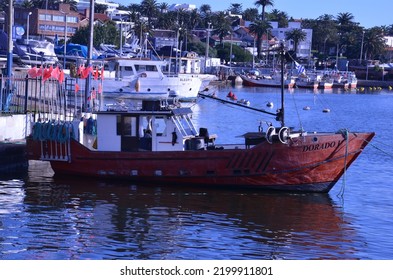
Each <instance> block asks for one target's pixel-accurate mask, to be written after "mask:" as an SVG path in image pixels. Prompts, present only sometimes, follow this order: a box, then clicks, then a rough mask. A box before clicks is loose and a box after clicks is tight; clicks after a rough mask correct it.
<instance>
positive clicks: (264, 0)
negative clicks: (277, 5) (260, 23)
mask: <svg viewBox="0 0 393 280" xmlns="http://www.w3.org/2000/svg"><path fill="white" fill-rule="evenodd" d="M254 5H256V6H257V7H259V6H261V7H262V13H261V16H262V17H261V19H262V20H265V9H266V7H267V6H273V5H274V1H273V0H257V1H255V3H254Z"/></svg>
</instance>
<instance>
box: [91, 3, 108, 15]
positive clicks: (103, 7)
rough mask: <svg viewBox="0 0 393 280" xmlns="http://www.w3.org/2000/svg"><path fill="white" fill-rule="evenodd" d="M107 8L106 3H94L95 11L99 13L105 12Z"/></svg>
mask: <svg viewBox="0 0 393 280" xmlns="http://www.w3.org/2000/svg"><path fill="white" fill-rule="evenodd" d="M106 9H107V6H106V5H104V4H97V3H95V4H94V13H97V14H104V13H105V11H106Z"/></svg>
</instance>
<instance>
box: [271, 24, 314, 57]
mask: <svg viewBox="0 0 393 280" xmlns="http://www.w3.org/2000/svg"><path fill="white" fill-rule="evenodd" d="M270 24H271V25H272V27H273V28H272V29H271V34H272V35H273V36H274V37H276V38H277V39H278V40H279V41H282V40H284V41H285V37H286V36H285V34H286V33H287V32H288V31H291V30H293V29H301V30H302V31H303V32H304V33H306V39H305V40H304V41H301V42H299V44H298V46H297V53H296V56H297V57H298V58H309V57H311V44H312V29H305V28H301V23H300V22H288V27H285V28H282V27H280V28H279V27H278V22H270ZM286 46H287V47H288V48H289V49H290V50H293V49H294V48H295V46H294V44H293V41H288V42H286Z"/></svg>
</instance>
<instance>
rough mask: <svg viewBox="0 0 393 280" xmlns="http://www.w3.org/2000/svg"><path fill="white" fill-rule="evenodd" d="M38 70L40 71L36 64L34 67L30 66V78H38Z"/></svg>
mask: <svg viewBox="0 0 393 280" xmlns="http://www.w3.org/2000/svg"><path fill="white" fill-rule="evenodd" d="M37 72H38V69H37V67H36V66H34V67H33V68H30V69H29V71H27V74H28V75H29V77H30V78H36V77H37Z"/></svg>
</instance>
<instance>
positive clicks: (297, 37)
mask: <svg viewBox="0 0 393 280" xmlns="http://www.w3.org/2000/svg"><path fill="white" fill-rule="evenodd" d="M306 38H307V34H306V32H304V31H303V30H301V29H300V28H294V29H292V30H289V31H287V32H285V39H286V40H292V41H293V45H294V50H293V51H294V53H295V54H296V53H297V48H298V46H299V43H300V42H301V41H304V40H305V39H306Z"/></svg>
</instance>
